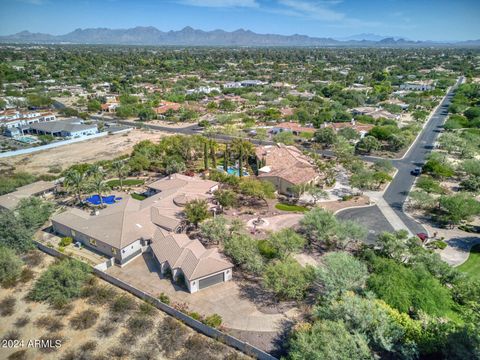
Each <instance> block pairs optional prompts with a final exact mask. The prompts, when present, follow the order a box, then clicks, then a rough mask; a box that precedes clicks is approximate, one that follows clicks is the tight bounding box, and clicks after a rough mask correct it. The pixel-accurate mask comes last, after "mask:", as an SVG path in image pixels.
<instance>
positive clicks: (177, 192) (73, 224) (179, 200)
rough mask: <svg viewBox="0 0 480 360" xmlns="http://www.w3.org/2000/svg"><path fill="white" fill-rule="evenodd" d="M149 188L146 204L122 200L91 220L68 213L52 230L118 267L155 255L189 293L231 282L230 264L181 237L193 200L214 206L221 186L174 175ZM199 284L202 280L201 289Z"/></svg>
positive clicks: (72, 210)
mask: <svg viewBox="0 0 480 360" xmlns="http://www.w3.org/2000/svg"><path fill="white" fill-rule="evenodd" d="M149 188H150V193H151V194H152V196H150V197H148V198H147V199H145V200H143V201H139V200H135V199H133V198H132V197H131V196H130V195H128V194H122V195H120V196H121V197H122V198H123V199H122V200H120V201H119V202H117V203H115V204H112V205H108V206H107V207H106V208H105V209H101V210H99V211H96V212H95V214H93V215H92V214H89V213H87V212H85V211H83V210H80V209H77V208H70V209H68V210H67V211H65V212H63V213H60V214H57V215H55V216H54V217H53V218H52V225H53V229H54V231H55V232H56V233H58V234H60V235H62V236H70V237H72V238H73V239H74V241H76V242H77V241H78V242H81V243H82V244H84V245H85V246H87V247H89V248H92V249H94V250H96V251H98V252H100V253H102V254H104V255H106V256H109V257H113V258H114V259H115V262H116V263H117V264H119V265H120V266H123V265H125V264H127V263H128V262H129V261H131V260H132V259H134V258H136V257H137V256H138V255H140V254H141V253H142V252H144V251H152V252H153V254H154V255H155V258H156V259H157V260H158V262H159V264H160V268H161V271H162V272H163V273H164V272H165V271H166V269H167V268H169V269H170V270H171V271H172V274H173V275H174V278H178V277H179V276H180V274H182V275H183V276H184V278H185V283H186V285H187V286H188V288H189V291H190V292H196V291H198V290H199V289H201V288H203V287H206V286H208V285H212V284H214V283H217V282H220V279H222V281H228V280H230V279H231V269H232V267H233V265H232V264H231V263H229V262H228V261H227V260H224V259H223V258H222V257H221V256H220V254H218V252H217V251H214V250H212V249H209V250H207V249H205V248H204V247H203V245H202V244H201V243H199V242H198V241H195V240H190V239H189V238H188V237H187V236H186V235H185V234H182V233H181V232H182V231H183V229H184V227H185V224H186V220H185V218H184V213H183V210H184V209H183V208H184V206H185V205H186V203H188V202H189V201H191V200H194V199H205V200H210V199H211V198H212V196H213V195H212V193H213V192H214V191H216V190H217V189H218V183H216V182H214V181H210V180H202V179H198V178H194V177H189V176H184V175H180V174H174V175H171V176H169V177H166V178H163V179H161V180H158V181H156V182H154V183H152V184H150V185H149ZM210 206H211V207H213V205H212V204H211V205H210ZM175 247H178V248H179V249H181V251H182V254H183V255H182V254H178V257H177V256H176V255H175V256H174V254H177V252H175V253H174V254H173V253H172V251H173V250H172V249H174V248H175ZM180 255H181V256H180ZM227 270H228V274H226V272H227ZM219 273H225V274H224V275H222V276H220V275H219ZM227 275H228V276H227ZM211 277H213V278H211ZM209 278H211V279H209ZM203 279H209V280H203ZM200 280H203V281H202V283H201V284H200V283H199V281H200Z"/></svg>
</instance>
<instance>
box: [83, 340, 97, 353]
mask: <svg viewBox="0 0 480 360" xmlns="http://www.w3.org/2000/svg"><path fill="white" fill-rule="evenodd" d="M97 346H98V344H97V342H96V341H94V340H90V341H87V342H86V343H84V344H82V345H81V346H80V351H82V352H91V351H93V350H95V349H96V348H97Z"/></svg>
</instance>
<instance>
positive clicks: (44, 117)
mask: <svg viewBox="0 0 480 360" xmlns="http://www.w3.org/2000/svg"><path fill="white" fill-rule="evenodd" d="M55 119H56V117H55V115H54V114H52V113H50V112H37V111H30V112H20V111H16V110H6V111H2V112H0V126H1V127H3V128H5V129H13V128H18V127H24V126H30V125H32V124H36V123H43V122H47V121H54V120H55Z"/></svg>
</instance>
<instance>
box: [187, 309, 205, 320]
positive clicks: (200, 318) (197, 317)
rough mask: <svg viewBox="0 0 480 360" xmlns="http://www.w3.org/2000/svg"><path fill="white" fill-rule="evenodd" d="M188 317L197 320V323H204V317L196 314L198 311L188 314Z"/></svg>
mask: <svg viewBox="0 0 480 360" xmlns="http://www.w3.org/2000/svg"><path fill="white" fill-rule="evenodd" d="M188 315H189V316H190V317H191V318H193V319H195V320H197V321H202V315H200V314H199V313H198V312H196V311H191V312H189V313H188Z"/></svg>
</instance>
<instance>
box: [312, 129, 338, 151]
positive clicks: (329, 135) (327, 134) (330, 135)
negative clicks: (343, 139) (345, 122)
mask: <svg viewBox="0 0 480 360" xmlns="http://www.w3.org/2000/svg"><path fill="white" fill-rule="evenodd" d="M315 141H316V142H318V143H320V144H322V146H324V147H330V146H332V145H333V144H335V143H336V141H337V134H336V133H335V130H333V129H332V128H331V127H326V128H322V129H319V130H318V131H317V132H316V133H315Z"/></svg>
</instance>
